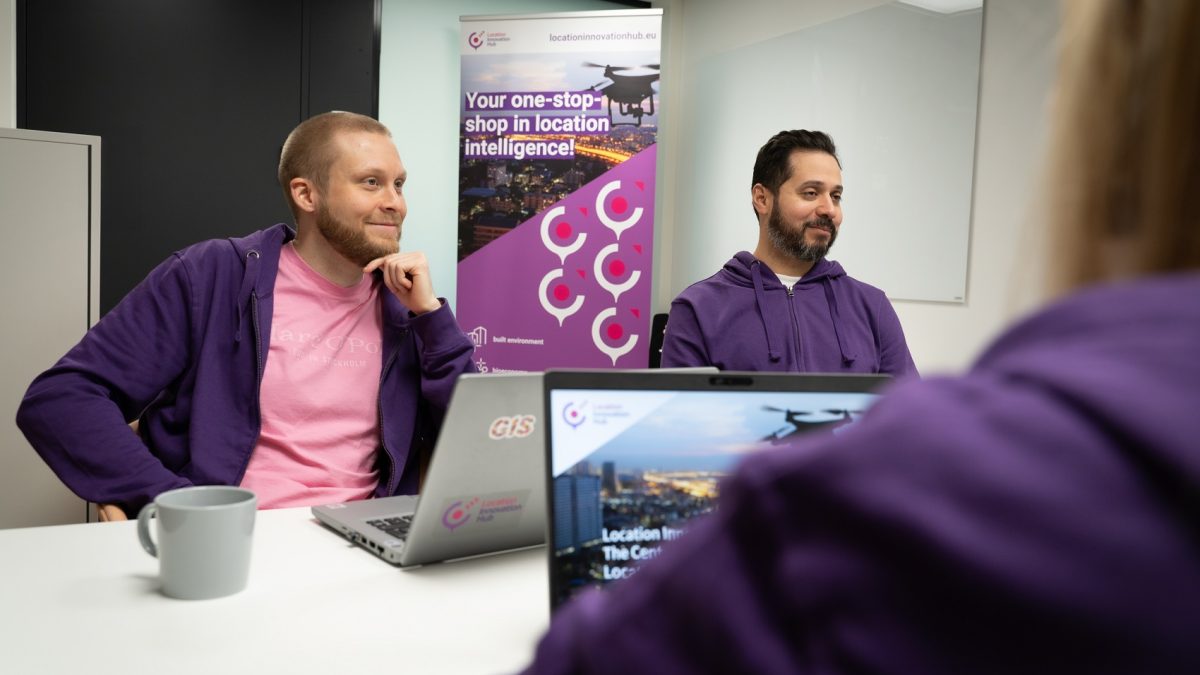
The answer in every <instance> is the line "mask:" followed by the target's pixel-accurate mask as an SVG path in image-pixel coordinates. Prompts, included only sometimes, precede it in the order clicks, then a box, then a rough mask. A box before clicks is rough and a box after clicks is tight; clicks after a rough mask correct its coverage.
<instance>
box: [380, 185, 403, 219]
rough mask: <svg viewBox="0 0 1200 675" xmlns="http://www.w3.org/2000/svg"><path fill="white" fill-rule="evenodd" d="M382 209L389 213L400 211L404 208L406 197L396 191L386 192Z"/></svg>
mask: <svg viewBox="0 0 1200 675" xmlns="http://www.w3.org/2000/svg"><path fill="white" fill-rule="evenodd" d="M382 207H383V210H384V211H388V212H389V213H391V212H396V211H399V210H400V209H402V208H404V195H403V194H401V193H400V192H398V191H396V190H388V191H386V193H385V196H384V198H383V204H382Z"/></svg>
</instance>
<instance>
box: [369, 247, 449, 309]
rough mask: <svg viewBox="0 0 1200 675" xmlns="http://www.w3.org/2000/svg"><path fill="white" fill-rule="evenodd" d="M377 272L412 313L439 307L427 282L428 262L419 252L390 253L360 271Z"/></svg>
mask: <svg viewBox="0 0 1200 675" xmlns="http://www.w3.org/2000/svg"><path fill="white" fill-rule="evenodd" d="M375 270H379V271H380V272H381V273H382V274H383V283H385V284H387V287H388V289H389V290H391V291H392V294H393V295H395V296H396V298H397V299H398V300H399V301H400V302H401V303H402V304H403V305H404V306H405V307H407V308H408V309H409V311H411V312H412V313H413V314H424V313H426V312H432V311H433V310H435V309H438V308H439V307H441V306H442V303H441V302H440V301H438V298H437V295H435V294H434V292H433V283H432V282H431V281H430V279H429V261H427V260H426V259H425V254H424V253H421V252H420V251H413V252H411V253H405V252H401V253H393V254H391V255H387V256H384V257H382V258H376V259H374V260H372V261H371V262H369V263H367V266H366V267H364V268H363V272H366V273H367V274H370V273H371V272H374V271H375Z"/></svg>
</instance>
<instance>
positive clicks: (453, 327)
mask: <svg viewBox="0 0 1200 675" xmlns="http://www.w3.org/2000/svg"><path fill="white" fill-rule="evenodd" d="M410 325H411V326H412V329H413V333H414V334H415V335H416V336H417V339H418V340H419V342H420V345H421V396H422V397H424V399H425V400H426V401H427V402H428V403H429V404H430V405H431V406H432V407H433V410H434V412H435V415H436V420H437V423H438V424H439V425H440V424H441V420H442V418H443V417H444V416H445V413H446V408H447V407H449V405H450V395H451V394H453V393H454V385H455V383H456V382H457V381H458V376H459V375H461V374H463V373H474V372H476V368H475V362H474V361H473V360H472V358H471V357H472V356H474V354H475V345H474V344H473V343H472V342H471V340H470V338H468V337H467V335H466V333H464V332H463V330H462V328H460V327H459V325H458V321H457V320H456V319H455V318H454V313H453V312H451V311H450V307H449V306H447V305H446V301H445V300H442V307H441V308H440V309H436V310H434V311H432V312H427V313H425V314H422V315H420V316H416V317H413V319H412V323H411V324H410Z"/></svg>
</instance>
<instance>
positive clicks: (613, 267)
mask: <svg viewBox="0 0 1200 675" xmlns="http://www.w3.org/2000/svg"><path fill="white" fill-rule="evenodd" d="M608 273H609V274H611V275H613V276H614V277H619V276H621V275H622V274H625V263H623V262H621V261H620V260H614V261H612V262H610V263H608Z"/></svg>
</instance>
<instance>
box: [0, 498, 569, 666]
mask: <svg viewBox="0 0 1200 675" xmlns="http://www.w3.org/2000/svg"><path fill="white" fill-rule="evenodd" d="M157 572H158V561H157V560H156V559H154V558H152V557H150V556H149V555H147V554H146V553H145V552H144V551H143V550H142V548H141V546H139V545H138V541H137V532H136V526H135V523H133V522H127V523H91V524H81V525H62V526H56V527H34V528H24V529H15V530H0V672H3V673H13V674H18V673H21V674H23V673H120V674H121V675H129V674H131V673H204V674H205V675H211V674H213V673H355V672H357V673H398V674H399V673H404V674H409V673H504V672H512V671H514V670H518V669H520V668H521V667H522V666H524V665H525V664H526V663H527V662H528V661H529V659H530V658H531V656H532V654H533V649H534V646H535V645H536V643H537V640H538V637H539V636H540V635H541V633H542V632H543V631H544V630H545V628H546V626H547V624H548V621H549V608H548V591H547V587H546V584H547V581H546V552H545V549H544V548H537V549H533V550H528V551H520V552H516V553H506V554H503V555H498V556H489V557H485V558H477V559H473V560H466V561H459V562H453V563H447V564H442V565H432V566H428V567H423V568H419V569H414V570H402V569H399V568H396V567H393V566H391V565H389V564H387V563H386V562H384V561H383V560H380V559H379V558H376V557H375V556H373V555H371V554H370V553H368V552H366V551H364V550H362V549H361V548H358V547H355V546H352V545H350V544H349V543H347V542H346V541H345V540H343V539H342V538H341V537H339V536H338V535H336V534H334V533H333V532H332V531H330V530H327V529H325V528H324V527H322V526H321V525H319V524H318V523H317V522H316V521H315V520H313V519H312V516H311V514H310V513H309V510H308V509H306V508H299V509H281V510H278V511H259V513H258V517H257V522H256V524H255V534H254V550H253V553H252V562H251V569H250V582H249V586H248V587H247V588H246V590H244V591H242V592H241V593H238V594H237V595H233V596H229V597H225V598H218V599H215V600H198V601H185V600H173V599H170V598H167V597H165V596H163V595H162V594H161V593H160V592H159V589H158V580H157Z"/></svg>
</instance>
